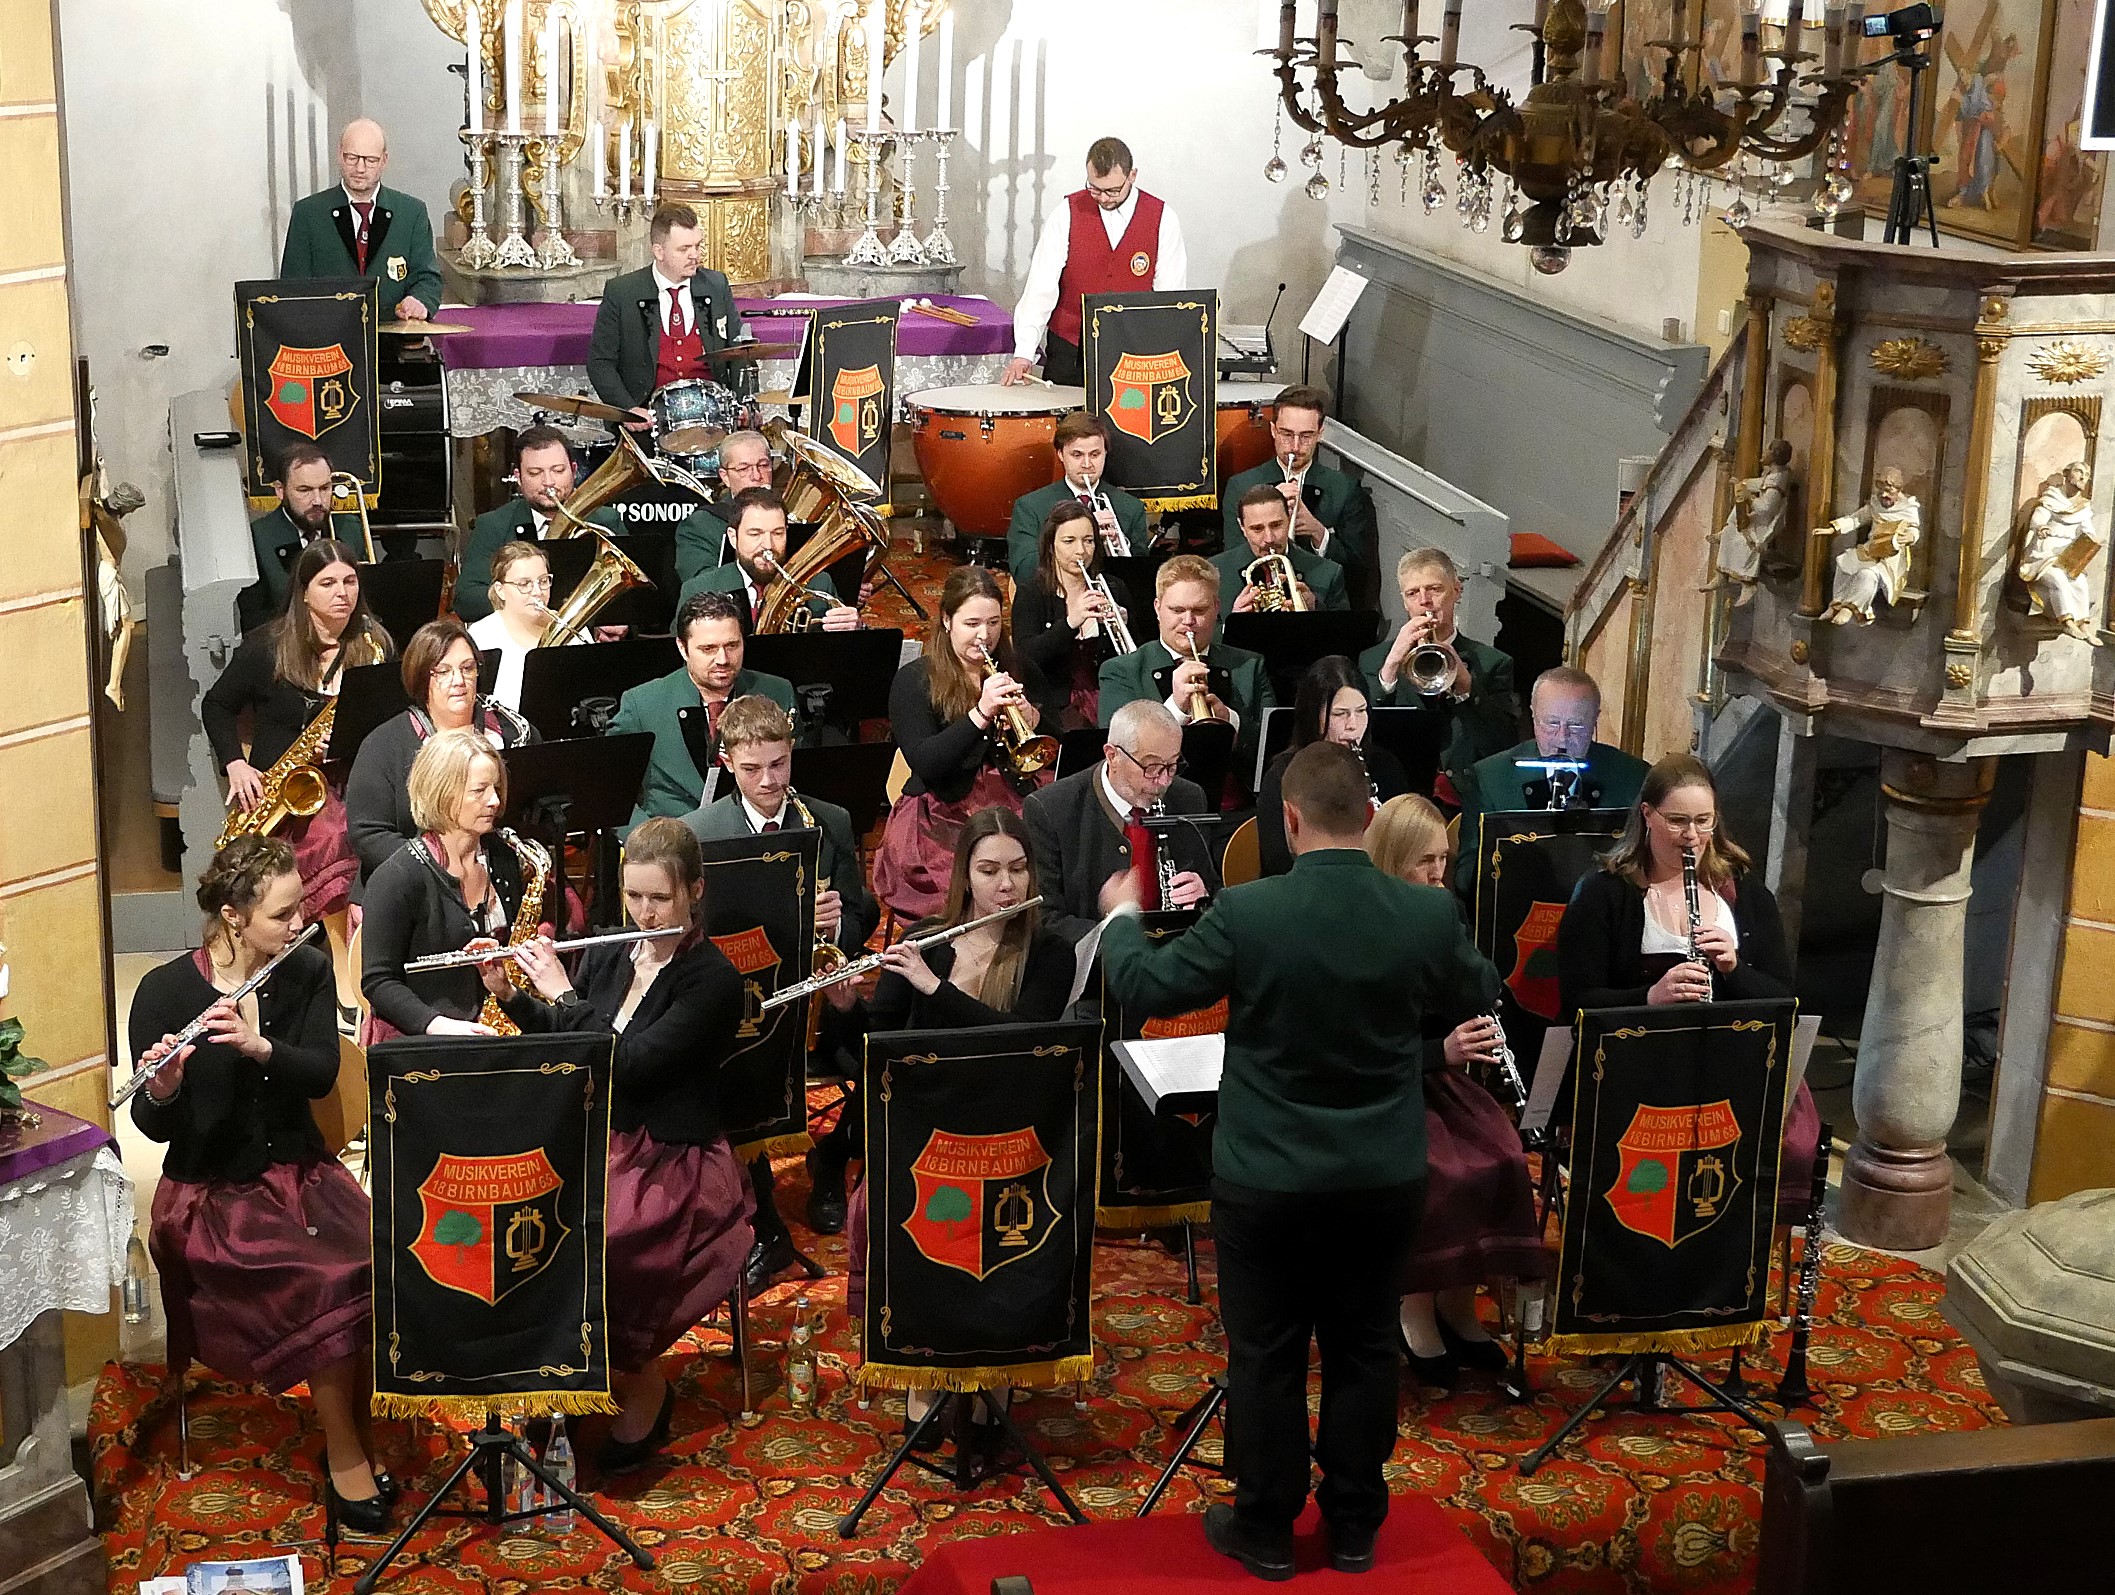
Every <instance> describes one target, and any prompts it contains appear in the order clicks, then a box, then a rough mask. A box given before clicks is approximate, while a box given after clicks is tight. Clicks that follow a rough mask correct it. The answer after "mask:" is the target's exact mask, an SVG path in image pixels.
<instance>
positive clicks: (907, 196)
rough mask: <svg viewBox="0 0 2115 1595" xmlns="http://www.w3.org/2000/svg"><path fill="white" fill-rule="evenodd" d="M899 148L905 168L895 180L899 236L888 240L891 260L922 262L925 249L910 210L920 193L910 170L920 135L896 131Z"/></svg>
mask: <svg viewBox="0 0 2115 1595" xmlns="http://www.w3.org/2000/svg"><path fill="white" fill-rule="evenodd" d="M896 148H897V149H898V150H899V151H901V152H902V155H903V171H902V172H901V173H900V174H899V177H898V180H897V183H896V236H895V238H894V239H893V240H892V241H891V242H890V244H889V264H890V265H891V266H922V265H924V264H925V249H924V247H923V246H922V245H920V244H919V242H918V235H917V234H916V233H915V232H913V231H912V230H911V210H912V206H913V204H914V202H915V200H916V197H917V196H916V194H915V191H914V190H913V187H912V174H911V173H912V165H913V162H914V160H915V158H916V156H917V151H918V139H917V135H916V134H912V135H910V136H909V137H906V136H904V135H903V134H901V133H899V134H897V135H896Z"/></svg>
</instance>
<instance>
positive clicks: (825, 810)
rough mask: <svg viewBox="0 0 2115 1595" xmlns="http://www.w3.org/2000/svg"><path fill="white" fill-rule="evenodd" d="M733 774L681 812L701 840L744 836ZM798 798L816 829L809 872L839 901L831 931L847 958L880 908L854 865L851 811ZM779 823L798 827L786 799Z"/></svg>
mask: <svg viewBox="0 0 2115 1595" xmlns="http://www.w3.org/2000/svg"><path fill="white" fill-rule="evenodd" d="M733 787H734V778H733V777H732V776H722V777H721V778H720V790H721V791H722V792H724V793H726V796H724V797H722V798H721V799H720V800H719V801H718V802H716V803H708V804H706V805H705V806H704V807H703V808H695V809H692V810H691V811H690V812H689V813H688V814H686V815H684V816H683V823H684V824H685V825H687V826H689V827H690V828H691V830H692V831H693V832H695V833H696V835H697V838H698V840H699V841H701V842H724V841H726V840H728V839H729V838H730V837H736V836H749V835H751V834H753V833H752V832H751V831H750V829H749V815H748V812H747V811H746V810H745V809H743V807H742V797H741V794H740V792H738V791H735V790H733ZM801 801H802V802H803V803H805V804H807V805H808V812H809V813H811V814H813V815H814V816H815V823H816V825H817V826H818V827H819V828H820V829H821V831H822V856H821V859H820V860H819V862H818V863H817V864H816V866H815V872H816V874H817V875H819V876H820V877H822V879H824V880H826V881H828V882H829V883H830V885H831V886H832V888H834V889H835V890H836V892H837V895H838V897H839V898H841V899H842V900H843V902H844V912H845V917H844V923H843V924H842V925H840V926H839V927H838V930H837V938H836V940H837V945H838V946H839V947H841V948H843V949H844V950H845V952H846V953H847V954H848V955H849V956H851V957H853V958H857V957H858V956H859V950H860V949H861V948H862V947H864V946H866V943H867V938H868V937H869V936H871V935H873V934H874V927H875V926H876V925H878V924H880V923H881V909H880V907H879V905H877V904H876V903H875V901H874V899H873V896H872V895H871V894H870V893H869V892H868V891H867V883H866V871H865V870H863V869H862V868H861V867H860V863H859V846H858V844H857V843H855V842H854V841H853V840H852V816H851V815H849V814H847V813H846V812H845V811H844V810H843V809H842V808H840V807H838V805H836V804H835V803H825V802H824V801H823V800H822V799H821V798H812V797H809V796H807V795H806V794H802V796H801ZM780 823H781V824H782V825H784V826H785V827H786V828H788V829H790V830H799V829H801V823H800V811H799V810H798V809H796V808H794V807H793V805H792V804H791V803H788V804H787V805H786V812H785V813H784V814H783V815H781V816H780Z"/></svg>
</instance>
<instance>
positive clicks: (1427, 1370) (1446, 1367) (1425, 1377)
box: [1395, 1324, 1461, 1390]
mask: <svg viewBox="0 0 2115 1595" xmlns="http://www.w3.org/2000/svg"><path fill="white" fill-rule="evenodd" d="M1395 1338H1396V1341H1397V1343H1398V1344H1400V1345H1401V1346H1402V1348H1403V1361H1404V1362H1406V1363H1408V1364H1409V1365H1410V1371H1411V1372H1412V1373H1414V1374H1416V1375H1417V1382H1418V1383H1419V1384H1421V1385H1423V1386H1425V1387H1426V1388H1427V1389H1429V1390H1452V1389H1453V1388H1454V1380H1455V1378H1456V1377H1457V1376H1458V1375H1459V1374H1460V1372H1461V1365H1460V1364H1459V1363H1457V1362H1456V1361H1455V1360H1454V1354H1453V1353H1452V1352H1450V1351H1442V1352H1441V1353H1440V1354H1439V1355H1438V1356H1437V1357H1420V1356H1419V1355H1418V1354H1417V1353H1416V1352H1414V1351H1412V1350H1411V1349H1410V1337H1409V1336H1408V1335H1406V1334H1404V1333H1403V1327H1402V1325H1401V1324H1397V1325H1396V1326H1395ZM1442 1338H1444V1337H1442Z"/></svg>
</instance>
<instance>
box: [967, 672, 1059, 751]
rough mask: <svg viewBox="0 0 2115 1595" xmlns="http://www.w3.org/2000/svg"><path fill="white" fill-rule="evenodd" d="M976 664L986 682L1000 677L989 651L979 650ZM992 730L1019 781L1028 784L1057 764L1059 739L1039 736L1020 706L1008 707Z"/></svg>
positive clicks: (1014, 704)
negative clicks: (1033, 778) (980, 668)
mask: <svg viewBox="0 0 2115 1595" xmlns="http://www.w3.org/2000/svg"><path fill="white" fill-rule="evenodd" d="M976 662H977V663H978V664H980V665H982V666H983V667H984V679H985V680H987V681H989V680H990V679H991V678H992V677H993V676H995V675H998V674H999V665H998V661H996V660H995V659H993V658H992V656H991V650H990V649H988V648H984V649H979V650H978V652H977V655H976ZM992 729H993V730H995V731H997V732H998V733H999V745H1000V747H1001V748H1002V749H1004V751H1005V758H1006V763H1007V766H1008V767H1009V768H1010V769H1011V770H1012V771H1013V773H1014V774H1015V775H1016V776H1017V777H1019V778H1021V779H1023V780H1026V779H1027V778H1028V777H1029V776H1032V775H1040V774H1041V773H1042V772H1043V771H1045V770H1047V769H1049V768H1050V767H1051V766H1052V765H1054V764H1056V763H1057V761H1058V742H1057V738H1056V737H1047V736H1039V735H1038V734H1037V732H1036V728H1035V727H1034V726H1032V725H1030V724H1029V723H1028V711H1027V710H1026V709H1024V708H1022V707H1021V705H1020V704H1018V703H1009V704H1008V705H1007V706H1006V707H1005V708H1003V709H1001V710H1000V711H999V718H998V719H997V720H995V721H993V722H992Z"/></svg>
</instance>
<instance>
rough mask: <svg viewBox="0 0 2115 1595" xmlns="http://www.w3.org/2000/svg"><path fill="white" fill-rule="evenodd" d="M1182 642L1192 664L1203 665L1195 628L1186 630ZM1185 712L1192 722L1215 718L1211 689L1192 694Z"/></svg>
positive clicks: (1202, 656)
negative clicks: (1188, 651)
mask: <svg viewBox="0 0 2115 1595" xmlns="http://www.w3.org/2000/svg"><path fill="white" fill-rule="evenodd" d="M1182 642H1183V646H1184V647H1186V648H1188V649H1189V650H1190V663H1191V664H1194V665H1201V664H1203V663H1204V655H1203V654H1201V653H1199V652H1198V651H1197V632H1196V629H1195V628H1194V627H1191V628H1188V629H1186V630H1184V632H1183V634H1182ZM1183 712H1184V713H1185V714H1187V715H1188V716H1189V717H1190V718H1191V719H1192V720H1210V719H1212V718H1214V716H1213V714H1212V693H1211V688H1210V687H1208V686H1206V687H1199V688H1198V689H1197V690H1196V691H1195V692H1193V693H1191V694H1190V701H1189V702H1188V703H1186V704H1184V705H1183Z"/></svg>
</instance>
